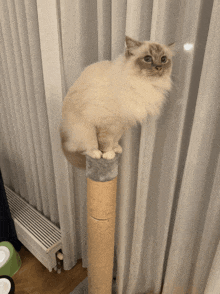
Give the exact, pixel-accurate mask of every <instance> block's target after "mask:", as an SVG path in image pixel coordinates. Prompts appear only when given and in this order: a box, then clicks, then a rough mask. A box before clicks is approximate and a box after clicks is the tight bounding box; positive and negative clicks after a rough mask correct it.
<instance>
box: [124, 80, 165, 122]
mask: <svg viewBox="0 0 220 294" xmlns="http://www.w3.org/2000/svg"><path fill="white" fill-rule="evenodd" d="M119 99H120V101H121V103H123V104H122V105H123V111H124V114H125V115H127V116H130V117H133V118H135V119H136V120H137V121H142V120H143V119H144V118H145V117H146V116H147V115H148V114H150V115H158V114H159V113H160V110H161V107H162V104H163V101H164V95H163V93H162V92H161V91H158V90H157V89H155V87H154V86H152V85H150V84H144V83H140V82H135V81H131V82H130V83H129V86H127V87H125V88H124V90H123V91H121V92H120V97H119Z"/></svg>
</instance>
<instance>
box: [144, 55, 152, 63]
mask: <svg viewBox="0 0 220 294" xmlns="http://www.w3.org/2000/svg"><path fill="white" fill-rule="evenodd" d="M144 61H146V62H151V61H152V57H151V56H150V55H147V56H145V57H144Z"/></svg>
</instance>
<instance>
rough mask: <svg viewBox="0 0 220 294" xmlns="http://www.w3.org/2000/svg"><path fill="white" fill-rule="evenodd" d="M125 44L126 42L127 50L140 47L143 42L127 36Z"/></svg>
mask: <svg viewBox="0 0 220 294" xmlns="http://www.w3.org/2000/svg"><path fill="white" fill-rule="evenodd" d="M125 42H126V46H127V49H132V48H136V47H140V46H141V45H142V44H143V43H142V42H139V41H136V40H134V39H132V38H130V37H128V36H125Z"/></svg>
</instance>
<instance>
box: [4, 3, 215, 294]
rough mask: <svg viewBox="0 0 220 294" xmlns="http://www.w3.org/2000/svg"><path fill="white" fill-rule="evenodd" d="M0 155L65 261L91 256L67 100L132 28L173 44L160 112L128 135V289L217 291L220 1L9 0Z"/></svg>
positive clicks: (123, 236)
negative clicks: (66, 128) (67, 151)
mask: <svg viewBox="0 0 220 294" xmlns="http://www.w3.org/2000/svg"><path fill="white" fill-rule="evenodd" d="M0 8H1V9H0V13H1V14H0V16H1V19H0V40H1V41H0V46H1V47H0V69H1V70H0V92H1V116H0V123H1V124H0V126H1V127H0V129H1V149H0V150H1V156H0V160H1V161H0V166H1V170H2V175H3V179H4V182H5V184H6V185H8V186H9V187H10V188H11V189H13V190H14V191H15V192H16V193H18V194H19V195H20V196H21V197H23V198H24V199H25V200H26V201H28V202H29V203H30V204H31V205H32V206H33V207H35V208H36V209H37V210H38V211H39V212H41V213H42V214H43V215H45V216H46V217H47V218H48V219H49V220H51V221H52V222H53V223H54V224H56V225H57V226H58V227H59V228H60V229H61V232H62V246H63V253H64V269H65V270H68V269H70V268H72V267H73V266H74V265H75V264H76V262H77V259H79V258H82V260H83V266H84V267H87V264H88V260H87V243H86V176H85V171H82V170H79V169H77V168H74V167H71V166H70V165H69V164H68V163H67V161H66V160H65V158H64V156H63V154H62V151H61V145H60V138H59V132H58V128H59V123H60V119H61V108H62V100H63V98H64V97H65V94H66V93H67V90H68V88H69V87H70V86H71V85H72V84H73V83H74V81H75V80H76V79H77V78H78V77H79V75H80V73H81V72H82V70H83V69H84V68H85V67H86V66H88V65H89V64H91V63H93V62H97V61H100V60H104V59H108V60H112V59H114V58H116V57H117V56H118V55H119V54H121V53H123V51H124V41H125V35H128V36H130V37H132V38H134V39H137V40H140V41H143V40H151V41H157V42H160V43H164V44H169V43H172V42H175V43H176V47H177V53H176V55H175V57H174V61H173V62H174V67H173V74H172V79H173V83H174V86H173V89H172V91H171V92H170V95H169V97H168V99H167V102H166V105H165V106H164V109H163V113H162V115H161V117H160V119H159V120H158V121H155V119H154V118H147V119H146V121H145V122H144V123H143V125H142V126H136V127H133V128H132V129H130V130H129V131H127V132H126V133H125V134H124V135H123V137H122V139H121V145H122V148H123V154H122V158H121V161H120V166H119V175H118V190H117V213H116V238H115V269H116V271H117V287H118V293H119V294H124V293H126V294H134V293H135V294H137V293H139V294H141V293H148V292H150V291H152V292H153V293H155V294H159V293H162V294H171V293H172V294H177V293H178V294H180V293H184V294H186V293H187V294H200V293H201V294H203V293H205V294H217V293H220V282H219V273H220V245H219V237H220V214H219V211H220V201H219V198H220V197H219V196H220V195H219V194H220V192H219V191H220V176H219V175H220V159H219V152H220V99H219V96H220V86H219V85H220V83H219V79H218V69H219V67H218V57H220V52H219V48H220V19H219V14H220V3H219V1H218V0H210V1H206V0H195V1H190V0H178V1H177V0H145V1H142V0H136V1H131V0H126V1H125V0H120V1H116V0H112V1H107V0H91V1H86V0H62V1H58V0H57V1H54V0H48V1H43V0H34V1H28V0H23V1H15V0H7V1H5V0H0Z"/></svg>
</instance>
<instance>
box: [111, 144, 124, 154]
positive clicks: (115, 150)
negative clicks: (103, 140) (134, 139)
mask: <svg viewBox="0 0 220 294" xmlns="http://www.w3.org/2000/svg"><path fill="white" fill-rule="evenodd" d="M113 150H114V152H115V153H122V147H121V146H120V145H119V144H118V143H117V144H116V145H115V146H114V148H113Z"/></svg>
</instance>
